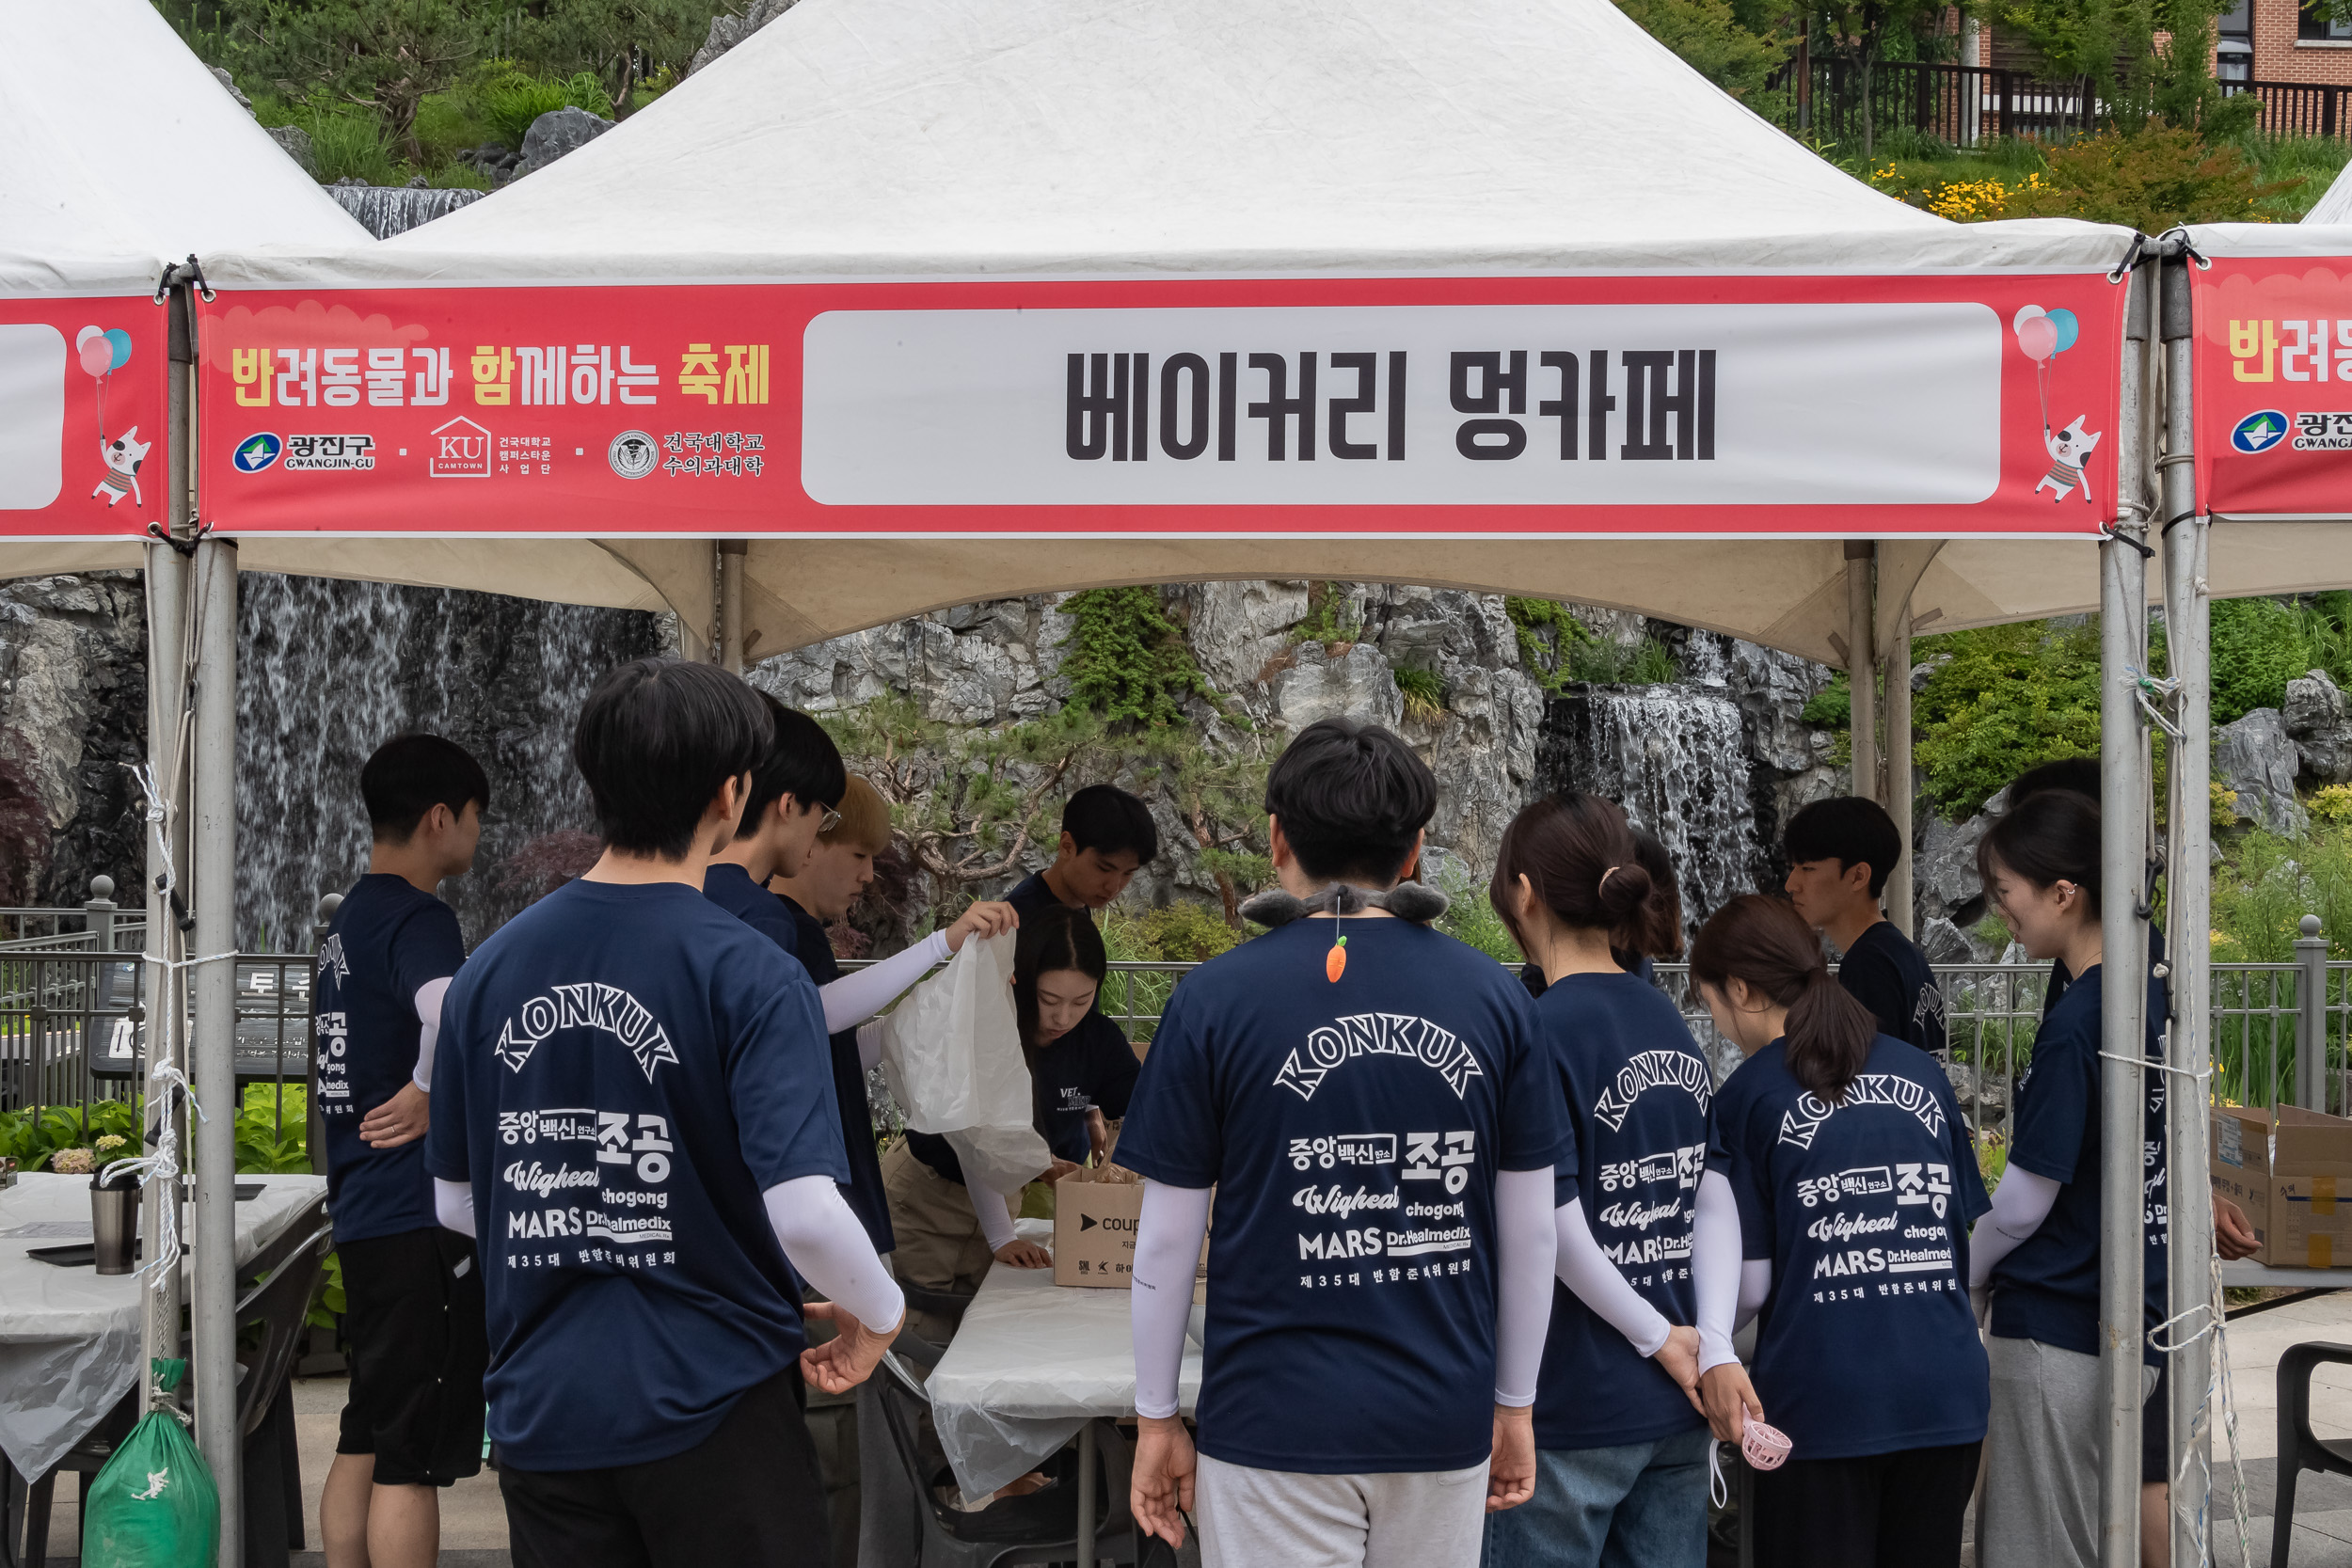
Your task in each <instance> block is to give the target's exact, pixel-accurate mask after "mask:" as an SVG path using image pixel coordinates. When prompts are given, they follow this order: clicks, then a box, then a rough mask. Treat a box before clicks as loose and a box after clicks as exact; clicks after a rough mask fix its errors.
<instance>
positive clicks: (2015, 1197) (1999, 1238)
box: [1968, 1165, 2058, 1291]
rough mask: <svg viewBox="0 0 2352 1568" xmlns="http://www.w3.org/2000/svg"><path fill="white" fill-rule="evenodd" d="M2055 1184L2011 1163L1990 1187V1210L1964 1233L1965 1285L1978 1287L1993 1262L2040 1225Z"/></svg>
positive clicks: (2053, 1200) (2052, 1200) (1990, 1273)
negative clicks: (1965, 1250) (1991, 1204)
mask: <svg viewBox="0 0 2352 1568" xmlns="http://www.w3.org/2000/svg"><path fill="white" fill-rule="evenodd" d="M2057 1201H2058V1182H2056V1181H2053V1180H2050V1179H2049V1178H2048V1177H2046V1176H2036V1175H2035V1174H2034V1173H2033V1172H2031V1171H2029V1170H2019V1169H2018V1168H2017V1167H2016V1166H2014V1165H2011V1166H2010V1168H2009V1170H2008V1172H2007V1173H2006V1174H2005V1175H2003V1176H2002V1178H2001V1184H2000V1185H1999V1186H1997V1187H1995V1188H1994V1189H1993V1208H1992V1211H1991V1212H1989V1213H1987V1214H1986V1215H1985V1216H1984V1218H1982V1219H1980V1220H1979V1221H1978V1222H1977V1226H1976V1228H1975V1229H1973V1230H1971V1231H1969V1232H1968V1288H1969V1289H1970V1290H1972V1291H1974V1290H1978V1289H1980V1288H1981V1287H1982V1286H1983V1284H1984V1282H1985V1281H1986V1280H1988V1279H1990V1278H1992V1277H1993V1265H1994V1264H1995V1263H1997V1262H1999V1261H2000V1260H2001V1259H2004V1258H2006V1257H2008V1256H2009V1255H2010V1253H2011V1252H2013V1251H2015V1250H2016V1249H2017V1246H2018V1245H2019V1243H2022V1242H2024V1241H2025V1240H2026V1238H2027V1237H2029V1236H2031V1235H2032V1234H2033V1233H2034V1232H2035V1231H2037V1230H2039V1229H2041V1228H2042V1221H2043V1220H2046V1219H2048V1218H2049V1217H2050V1206H2051V1205H2052V1204H2054V1203H2056V1202H2057Z"/></svg>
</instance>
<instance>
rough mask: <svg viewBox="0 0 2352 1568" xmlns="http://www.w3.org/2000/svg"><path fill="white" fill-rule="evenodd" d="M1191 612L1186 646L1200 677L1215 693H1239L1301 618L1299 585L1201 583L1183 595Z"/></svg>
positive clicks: (1303, 602) (1287, 641) (1286, 642)
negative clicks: (1194, 659)
mask: <svg viewBox="0 0 2352 1568" xmlns="http://www.w3.org/2000/svg"><path fill="white" fill-rule="evenodd" d="M1184 597H1185V600H1186V601H1187V606H1188V608H1189V610H1190V611H1191V626H1190V628H1189V634H1188V636H1187V638H1186V641H1188V642H1190V643H1191V645H1192V648H1193V657H1195V658H1196V659H1197V660H1198V661H1199V663H1200V673H1202V674H1204V675H1206V676H1208V677H1209V684H1210V685H1212V686H1214V687H1216V689H1218V690H1219V691H1224V692H1232V693H1236V694H1238V693H1244V692H1247V691H1248V690H1249V689H1251V688H1253V687H1255V686H1256V685H1257V684H1258V681H1259V679H1260V677H1261V676H1263V674H1264V673H1265V668H1266V666H1267V665H1268V664H1270V663H1272V662H1273V661H1274V660H1275V659H1276V658H1277V657H1279V656H1280V655H1282V654H1283V653H1284V652H1286V651H1287V650H1288V649H1289V647H1290V645H1291V636H1290V628H1291V627H1293V626H1296V625H1298V623H1299V622H1301V621H1303V620H1305V619H1306V618H1307V585H1306V584H1305V583H1304V582H1298V581H1289V582H1275V581H1257V582H1203V583H1196V584H1194V585H1192V586H1191V587H1189V588H1187V589H1185V590H1184Z"/></svg>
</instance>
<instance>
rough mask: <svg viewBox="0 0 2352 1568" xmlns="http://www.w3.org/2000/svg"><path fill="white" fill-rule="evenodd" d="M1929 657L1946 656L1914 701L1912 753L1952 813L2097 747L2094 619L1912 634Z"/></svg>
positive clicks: (1970, 811)
mask: <svg viewBox="0 0 2352 1568" xmlns="http://www.w3.org/2000/svg"><path fill="white" fill-rule="evenodd" d="M2215 608H2216V610H2218V609H2219V606H2216V607H2215ZM1936 655H1948V656H1950V657H1948V659H1947V660H1946V662H1944V663H1943V664H1942V665H1941V666H1940V667H1939V668H1937V669H1936V671H1935V672H1934V673H1932V674H1931V675H1930V676H1929V677H1928V681H1927V685H1926V687H1925V688H1923V689H1921V691H1920V692H1919V695H1918V697H1917V699H1916V701H1915V703H1914V704H1913V706H1912V723H1913V726H1914V730H1915V743H1914V748H1913V752H1912V755H1913V757H1914V759H1915V763H1916V764H1917V767H1918V770H1919V773H1920V776H1921V777H1922V779H1923V780H1924V781H1925V782H1926V784H1927V788H1928V793H1929V794H1930V795H1931V796H1932V797H1933V798H1934V800H1936V802H1937V804H1938V805H1939V806H1940V807H1941V808H1942V809H1943V811H1944V812H1945V814H1946V815H1947V816H1950V817H1952V818H1953V819H1954V820H1958V819H1960V818H1963V817H1967V816H1974V815H1975V814H1976V813H1977V812H1979V811H1980V810H1982V809H1983V806H1984V802H1985V800H1986V798H1987V797H1989V796H1991V795H1992V794H1993V793H1994V791H1996V790H1998V789H2000V788H2001V787H2002V786H2003V785H2005V784H2008V783H2009V782H2010V780H2011V779H2013V778H2015V777H2017V775H2018V774H2020V773H2023V772H2025V771H2026V769H2027V768H2038V767H2040V766H2041V765H2042V764H2043V763H2045V762H2056V761H2058V760H2059V759H2061V758H2065V757H2082V756H2096V755H2098V754H2099V633H2098V628H2097V626H2095V625H2083V626H2067V627H2057V626H2052V625H2051V624H2050V623H2048V622H2046V621H2025V622H2020V623H2018V624H2016V625H2013V626H1986V627H1981V628H1979V629H1977V630H1973V631H1955V632H1947V633H1945V634H1944V635H1943V636H1941V637H1923V638H1921V639H1920V640H1919V641H1918V644H1917V651H1916V653H1915V657H1918V658H1921V659H1929V658H1932V657H1935V656H1936ZM2216 662H2217V663H2218V660H2217V661H2216Z"/></svg>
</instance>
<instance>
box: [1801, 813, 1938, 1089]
mask: <svg viewBox="0 0 2352 1568" xmlns="http://www.w3.org/2000/svg"><path fill="white" fill-rule="evenodd" d="M1781 836H1782V842H1783V843H1784V844H1785V845H1786V846H1787V847H1788V882H1787V883H1786V887H1787V890H1788V898H1789V901H1790V902H1791V903H1793V904H1794V905H1796V907H1797V913H1799V914H1800V915H1803V916H1804V920H1805V923H1806V924H1807V925H1809V926H1811V927H1813V928H1814V929H1815V930H1817V931H1819V932H1820V933H1821V934H1822V935H1823V936H1825V937H1827V938H1829V943H1830V945H1831V946H1832V947H1835V948H1836V949H1837V952H1838V962H1837V983H1838V984H1839V985H1842V986H1844V987H1845V988H1846V990H1847V991H1848V993H1849V994H1851V996H1852V997H1853V999H1854V1000H1855V1001H1857V1002H1859V1003H1861V1004H1862V1005H1863V1006H1866V1007H1867V1008H1869V1009H1870V1013H1871V1015H1872V1016H1873V1017H1875V1018H1876V1019H1877V1020H1878V1021H1879V1033H1881V1034H1883V1035H1891V1036H1893V1037H1895V1038H1897V1039H1899V1040H1902V1041H1904V1042H1905V1043H1907V1044H1910V1045H1915V1046H1917V1047H1918V1048H1919V1049H1920V1050H1922V1051H1925V1052H1927V1053H1930V1054H1931V1055H1933V1056H1937V1057H1941V1056H1942V1055H1943V1053H1944V991H1943V989H1942V988H1941V987H1939V986H1938V985H1937V984H1936V983H1935V971H1934V970H1932V969H1931V968H1930V967H1929V966H1928V956H1927V955H1926V954H1925V953H1922V952H1920V951H1919V948H1918V945H1917V944H1916V943H1915V942H1913V941H1912V940H1911V939H1910V938H1909V937H1906V936H1904V935H1903V934H1902V933H1901V932H1900V931H1899V930H1897V929H1896V928H1895V923H1894V922H1893V921H1891V920H1888V919H1887V918H1886V916H1885V915H1884V914H1883V913H1882V912H1880V910H1879V898H1880V896H1881V895H1883V894H1884V893H1885V891H1886V879H1887V878H1889V877H1891V876H1893V875H1894V873H1895V864H1896V863H1897V862H1898V861H1899V860H1901V859H1902V853H1903V841H1902V834H1901V833H1900V832H1899V831H1897V829H1896V827H1895V819H1894V818H1893V817H1891V816H1887V815H1886V809H1885V808H1884V807H1883V806H1881V805H1880V804H1879V803H1878V802H1877V801H1876V800H1866V799H1864V798H1863V797H1861V796H1858V795H1839V796H1834V797H1832V798H1831V799H1829V800H1816V801H1814V802H1813V803H1812V804H1811V805H1809V806H1807V807H1805V808H1804V810H1803V811H1801V812H1799V813H1797V815H1796V816H1792V817H1790V818H1789V819H1788V828H1787V830H1786V831H1785V832H1783V833H1782V835H1781Z"/></svg>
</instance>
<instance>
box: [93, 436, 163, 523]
mask: <svg viewBox="0 0 2352 1568" xmlns="http://www.w3.org/2000/svg"><path fill="white" fill-rule="evenodd" d="M153 445H154V443H153V442H151V441H145V442H143V441H141V440H140V439H139V427H138V426H136V425H133V426H132V427H131V428H130V429H128V430H126V431H124V432H123V433H122V434H121V435H119V436H116V437H115V438H114V439H113V440H111V441H108V442H107V443H105V444H104V445H103V446H102V447H100V448H99V449H98V455H99V456H101V457H103V458H104V459H105V462H106V477H105V478H103V479H102V480H100V481H99V482H98V487H97V488H96V489H94V490H92V491H91V492H90V494H91V495H93V496H104V497H105V498H106V504H107V506H109V507H112V506H113V505H114V504H115V502H117V501H119V500H120V499H122V498H123V497H124V496H125V495H128V496H129V497H130V498H131V500H132V503H133V504H134V505H136V506H144V505H146V504H147V501H146V498H144V497H142V496H141V495H140V494H139V465H140V464H142V463H144V462H146V461H147V453H148V451H149V450H150V449H151V447H152V446H153Z"/></svg>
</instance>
